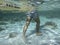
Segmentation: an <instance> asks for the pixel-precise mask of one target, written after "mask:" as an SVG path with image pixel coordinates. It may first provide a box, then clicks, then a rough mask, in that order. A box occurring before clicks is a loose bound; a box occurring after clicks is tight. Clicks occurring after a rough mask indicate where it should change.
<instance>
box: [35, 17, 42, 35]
mask: <svg viewBox="0 0 60 45" xmlns="http://www.w3.org/2000/svg"><path fill="white" fill-rule="evenodd" d="M35 22H36V34H37V35H39V34H40V33H41V32H39V29H40V19H39V17H36V19H35Z"/></svg>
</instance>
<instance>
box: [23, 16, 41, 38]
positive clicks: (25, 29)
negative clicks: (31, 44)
mask: <svg viewBox="0 0 60 45" xmlns="http://www.w3.org/2000/svg"><path fill="white" fill-rule="evenodd" d="M31 20H32V19H31V17H30V16H28V17H27V20H26V24H25V26H24V28H23V36H24V37H25V34H26V31H27V28H28V26H29V24H30V22H31ZM34 21H35V22H36V34H37V35H39V34H40V32H39V28H40V19H39V17H36V18H35V19H34Z"/></svg>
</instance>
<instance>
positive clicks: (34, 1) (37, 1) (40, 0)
mask: <svg viewBox="0 0 60 45" xmlns="http://www.w3.org/2000/svg"><path fill="white" fill-rule="evenodd" d="M28 2H29V4H31V5H32V6H39V5H40V4H42V3H43V2H44V1H43V0H29V1H28Z"/></svg>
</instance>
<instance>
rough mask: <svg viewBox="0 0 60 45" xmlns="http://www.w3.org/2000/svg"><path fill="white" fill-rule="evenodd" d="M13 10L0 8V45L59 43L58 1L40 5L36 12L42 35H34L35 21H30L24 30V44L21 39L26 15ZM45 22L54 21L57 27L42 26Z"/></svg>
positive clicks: (59, 13) (59, 10)
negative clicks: (25, 30) (25, 36)
mask: <svg viewBox="0 0 60 45" xmlns="http://www.w3.org/2000/svg"><path fill="white" fill-rule="evenodd" d="M53 2H54V1H53ZM39 9H40V8H39ZM15 11H16V10H15ZM15 11H14V10H13V11H2V10H0V45H26V44H27V45H60V4H59V2H58V1H55V2H54V3H51V2H49V3H48V2H47V3H44V4H43V5H41V9H40V10H39V11H38V13H39V18H40V22H41V23H40V26H41V28H40V31H41V32H42V35H41V36H36V34H35V26H36V23H35V22H34V21H31V23H30V25H29V27H28V29H27V32H26V35H27V38H26V41H27V43H26V44H24V42H23V39H22V38H23V37H22V32H23V27H24V25H25V23H26V15H25V12H18V11H17V12H15ZM13 12H15V13H13ZM46 22H54V23H55V24H56V25H57V28H55V29H53V26H52V27H49V26H44V27H42V25H44V24H45V23H46Z"/></svg>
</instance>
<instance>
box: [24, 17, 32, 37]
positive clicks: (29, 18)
mask: <svg viewBox="0 0 60 45" xmlns="http://www.w3.org/2000/svg"><path fill="white" fill-rule="evenodd" d="M30 21H31V17H30V16H28V17H27V20H26V24H25V26H24V28H23V36H24V37H25V33H26V31H27V28H28V26H29V24H30Z"/></svg>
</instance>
